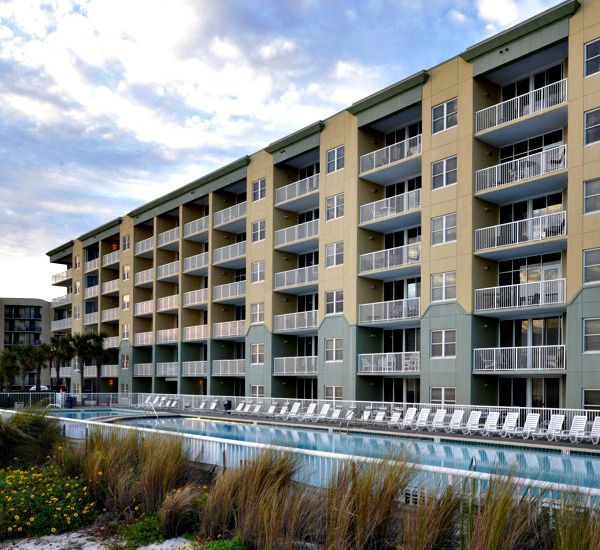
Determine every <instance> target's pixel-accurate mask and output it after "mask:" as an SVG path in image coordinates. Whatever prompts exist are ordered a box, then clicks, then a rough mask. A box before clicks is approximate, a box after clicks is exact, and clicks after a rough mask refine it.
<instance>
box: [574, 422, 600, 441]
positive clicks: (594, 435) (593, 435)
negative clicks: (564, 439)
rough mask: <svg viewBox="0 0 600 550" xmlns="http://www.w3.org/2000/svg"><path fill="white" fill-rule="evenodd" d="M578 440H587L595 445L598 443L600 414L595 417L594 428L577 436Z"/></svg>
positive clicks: (599, 438) (599, 439)
mask: <svg viewBox="0 0 600 550" xmlns="http://www.w3.org/2000/svg"><path fill="white" fill-rule="evenodd" d="M577 441H580V442H581V443H583V442H585V441H587V442H590V443H593V444H594V445H598V441H600V416H597V417H596V418H594V423H593V424H592V429H591V430H590V431H589V432H584V433H583V434H582V435H580V436H579V437H578V438H577Z"/></svg>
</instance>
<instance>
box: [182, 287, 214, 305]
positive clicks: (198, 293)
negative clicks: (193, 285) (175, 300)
mask: <svg viewBox="0 0 600 550" xmlns="http://www.w3.org/2000/svg"><path fill="white" fill-rule="evenodd" d="M207 303H208V288H200V289H198V290H190V291H189V292H186V293H184V295H183V305H184V306H197V305H202V304H207Z"/></svg>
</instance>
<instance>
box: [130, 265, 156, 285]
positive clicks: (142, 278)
mask: <svg viewBox="0 0 600 550" xmlns="http://www.w3.org/2000/svg"><path fill="white" fill-rule="evenodd" d="M153 280H154V272H153V269H152V268H150V269H144V271H138V272H137V273H136V274H135V278H134V282H135V284H136V285H143V284H144V283H149V282H151V281H153Z"/></svg>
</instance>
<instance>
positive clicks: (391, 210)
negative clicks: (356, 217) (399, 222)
mask: <svg viewBox="0 0 600 550" xmlns="http://www.w3.org/2000/svg"><path fill="white" fill-rule="evenodd" d="M418 208H421V190H420V189H415V190H414V191H409V192H408V193H402V194H401V195H396V196H394V197H388V198H387V199H381V200H379V201H375V202H370V203H369V204H363V205H362V206H361V207H360V223H367V222H371V221H375V220H382V219H385V218H388V217H392V216H395V215H396V214H401V213H403V212H409V211H411V210H416V209H418Z"/></svg>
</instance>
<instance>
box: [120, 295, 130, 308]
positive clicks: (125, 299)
mask: <svg viewBox="0 0 600 550" xmlns="http://www.w3.org/2000/svg"><path fill="white" fill-rule="evenodd" d="M121 309H129V294H123V297H122V299H121Z"/></svg>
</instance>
